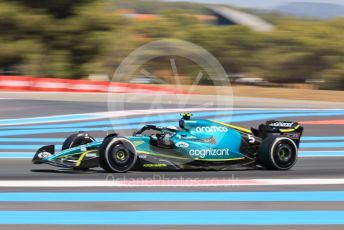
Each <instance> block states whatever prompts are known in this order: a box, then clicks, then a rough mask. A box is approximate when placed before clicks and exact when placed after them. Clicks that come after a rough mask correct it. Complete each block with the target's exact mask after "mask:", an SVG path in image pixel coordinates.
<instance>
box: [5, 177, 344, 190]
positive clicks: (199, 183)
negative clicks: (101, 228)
mask: <svg viewBox="0 0 344 230" xmlns="http://www.w3.org/2000/svg"><path fill="white" fill-rule="evenodd" d="M343 184H344V178H331V179H320V178H319V179H316V178H309V179H306V178H304V179H252V180H236V179H207V180H199V179H198V180H197V179H186V180H173V179H171V180H170V179H165V180H145V179H142V178H141V179H136V180H135V179H130V180H103V181H99V180H87V181H83V180H3V181H0V187H52V188H59V187H75V188H80V187H214V186H280V185H295V186H298V185H302V186H304V185H343Z"/></svg>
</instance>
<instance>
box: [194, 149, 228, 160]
mask: <svg viewBox="0 0 344 230" xmlns="http://www.w3.org/2000/svg"><path fill="white" fill-rule="evenodd" d="M189 154H190V156H192V157H197V158H205V157H215V156H229V149H227V148H226V149H191V150H190V151H189Z"/></svg>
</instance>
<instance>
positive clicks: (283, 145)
mask: <svg viewBox="0 0 344 230" xmlns="http://www.w3.org/2000/svg"><path fill="white" fill-rule="evenodd" d="M297 152H298V148H297V146H296V144H295V142H294V141H292V140H291V139H289V138H287V137H275V136H271V137H268V138H266V139H264V140H263V142H262V144H261V145H260V147H259V153H258V159H259V163H260V164H261V165H262V166H264V167H265V168H267V169H270V170H289V169H291V168H292V167H293V166H294V165H295V163H296V161H297Z"/></svg>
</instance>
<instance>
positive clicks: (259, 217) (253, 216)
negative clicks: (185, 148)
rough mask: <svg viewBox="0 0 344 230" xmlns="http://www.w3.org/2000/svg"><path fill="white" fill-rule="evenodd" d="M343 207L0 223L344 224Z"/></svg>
mask: <svg viewBox="0 0 344 230" xmlns="http://www.w3.org/2000/svg"><path fill="white" fill-rule="evenodd" d="M343 216H344V211H295V210H291V211H233V210H231V211H0V224H48V225H49V224H50V225H51V224H59V225H61V224H65V225H91V224H94V225H343V224H344V218H343Z"/></svg>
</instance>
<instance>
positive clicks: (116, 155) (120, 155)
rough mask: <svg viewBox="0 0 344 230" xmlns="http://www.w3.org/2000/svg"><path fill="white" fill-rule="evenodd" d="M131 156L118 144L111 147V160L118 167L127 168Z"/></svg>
mask: <svg viewBox="0 0 344 230" xmlns="http://www.w3.org/2000/svg"><path fill="white" fill-rule="evenodd" d="M131 158H132V157H131V154H130V151H129V150H128V149H126V148H124V147H123V145H121V144H118V145H116V146H114V147H113V149H112V159H113V161H114V163H115V164H116V165H117V166H119V167H121V168H122V167H123V168H125V167H127V165H128V164H130V161H131Z"/></svg>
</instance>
